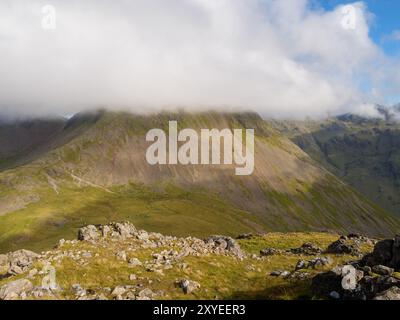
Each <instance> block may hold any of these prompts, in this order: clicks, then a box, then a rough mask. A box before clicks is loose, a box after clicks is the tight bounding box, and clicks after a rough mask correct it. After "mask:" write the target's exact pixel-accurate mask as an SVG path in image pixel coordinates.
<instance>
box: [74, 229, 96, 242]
mask: <svg viewBox="0 0 400 320" xmlns="http://www.w3.org/2000/svg"><path fill="white" fill-rule="evenodd" d="M99 239H100V232H99V230H97V228H96V226H94V225H88V226H86V227H83V228H80V229H79V230H78V240H80V241H97V240H99Z"/></svg>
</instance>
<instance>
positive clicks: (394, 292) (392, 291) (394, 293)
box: [373, 287, 400, 300]
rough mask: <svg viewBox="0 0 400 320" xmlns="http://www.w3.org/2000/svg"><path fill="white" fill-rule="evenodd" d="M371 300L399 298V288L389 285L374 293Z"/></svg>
mask: <svg viewBox="0 0 400 320" xmlns="http://www.w3.org/2000/svg"><path fill="white" fill-rule="evenodd" d="M373 300H400V288H399V287H391V288H389V289H387V290H386V291H383V292H381V293H379V294H378V295H376V297H375V298H374V299H373Z"/></svg>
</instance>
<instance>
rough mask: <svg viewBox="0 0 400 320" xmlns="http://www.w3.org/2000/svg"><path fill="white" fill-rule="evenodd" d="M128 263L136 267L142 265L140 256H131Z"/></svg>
mask: <svg viewBox="0 0 400 320" xmlns="http://www.w3.org/2000/svg"><path fill="white" fill-rule="evenodd" d="M128 263H129V266H130V267H136V266H141V265H142V262H141V261H140V260H139V259H138V258H131V259H129V262H128Z"/></svg>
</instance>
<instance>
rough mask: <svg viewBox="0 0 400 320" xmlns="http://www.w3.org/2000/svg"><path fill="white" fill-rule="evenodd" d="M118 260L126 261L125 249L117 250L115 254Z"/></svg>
mask: <svg viewBox="0 0 400 320" xmlns="http://www.w3.org/2000/svg"><path fill="white" fill-rule="evenodd" d="M115 256H116V257H117V259H118V260H122V261H126V252H125V251H119V252H117V253H116V255H115Z"/></svg>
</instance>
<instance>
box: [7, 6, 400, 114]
mask: <svg viewBox="0 0 400 320" xmlns="http://www.w3.org/2000/svg"><path fill="white" fill-rule="evenodd" d="M48 4H50V5H52V6H53V7H54V8H55V12H56V29H54V30H51V29H50V30H49V29H43V27H42V24H43V23H45V25H46V23H47V22H48V21H49V20H48V19H47V20H46V18H48V17H49V16H48V14H49V11H45V12H42V9H43V6H45V5H48ZM368 14H369V13H368V11H367V9H366V7H365V6H364V4H363V3H361V2H357V3H354V4H352V5H350V6H339V7H337V8H336V9H335V10H333V11H324V10H322V9H311V6H310V3H309V1H306V0H279V1H276V0H169V1H165V0H113V1H108V0H87V1H78V0H69V1H63V0H52V1H50V0H49V1H35V0H3V1H1V3H0V52H1V55H0V110H1V112H2V113H14V114H21V113H22V114H48V113H59V114H60V113H61V114H70V113H74V112H77V111H80V110H82V109H86V108H92V107H97V106H109V107H115V108H119V107H121V108H129V109H132V110H133V111H146V110H154V109H160V108H174V107H185V108H189V109H190V108H215V109H223V110H226V109H231V108H244V109H253V110H255V111H258V112H260V113H262V114H265V115H273V116H282V117H287V116H290V117H302V116H306V115H307V116H310V115H311V116H324V115H326V114H327V113H328V112H330V113H335V112H341V111H343V110H349V109H351V108H352V107H354V106H358V105H360V104H362V103H363V102H364V101H365V100H367V99H368V98H369V97H368V92H365V91H366V90H365V87H366V85H365V84H366V83H367V84H368V85H367V87H368V86H371V87H373V91H374V92H375V93H376V92H380V94H382V92H381V90H383V89H382V88H384V87H385V86H384V84H385V83H386V82H387V81H388V77H390V74H391V72H392V71H391V70H392V69H393V65H392V64H391V62H390V61H389V60H388V58H387V57H385V56H384V54H383V53H382V52H381V50H380V49H379V48H378V47H377V46H376V45H375V44H374V43H373V42H372V40H371V39H370V38H369V35H368V32H369V26H368ZM50 20H51V19H50ZM50 22H51V21H50ZM397 80H398V79H397ZM397 80H396V81H397ZM392 83H393V82H392ZM371 90H372V89H371ZM367 91H368V90H367Z"/></svg>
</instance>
